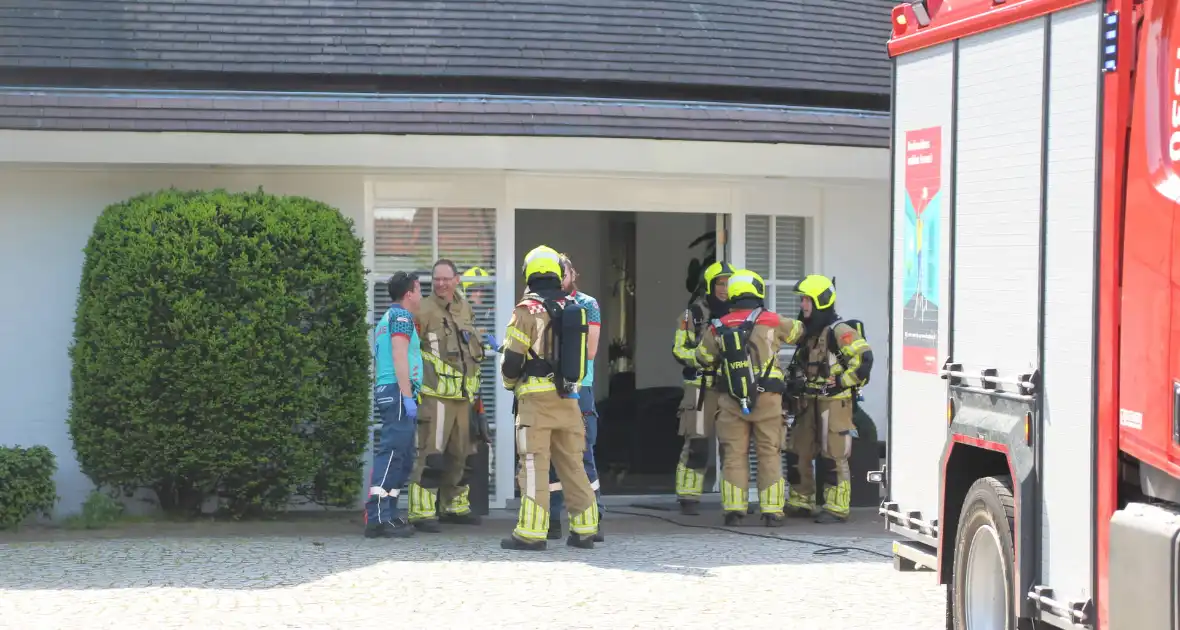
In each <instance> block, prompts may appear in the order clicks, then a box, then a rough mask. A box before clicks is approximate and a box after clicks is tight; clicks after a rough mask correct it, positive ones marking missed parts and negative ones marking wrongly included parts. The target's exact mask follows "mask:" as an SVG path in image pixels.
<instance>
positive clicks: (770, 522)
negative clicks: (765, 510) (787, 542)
mask: <svg viewBox="0 0 1180 630" xmlns="http://www.w3.org/2000/svg"><path fill="white" fill-rule="evenodd" d="M786 521H787V519H786V517H785V516H783V515H782V514H763V515H762V523H763V524H764V525H766V526H767V527H782V526H783V524H784V523H785V522H786Z"/></svg>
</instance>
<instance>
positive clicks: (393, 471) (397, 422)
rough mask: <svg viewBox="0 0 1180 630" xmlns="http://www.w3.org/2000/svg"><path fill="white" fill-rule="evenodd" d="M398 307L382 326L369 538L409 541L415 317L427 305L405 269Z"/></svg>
mask: <svg viewBox="0 0 1180 630" xmlns="http://www.w3.org/2000/svg"><path fill="white" fill-rule="evenodd" d="M387 286H388V288H389V299H391V300H393V305H392V306H390V307H389V310H388V311H386V312H385V315H384V316H382V317H381V321H380V322H378V323H377V330H376V334H375V335H374V339H373V359H374V362H375V363H376V379H375V383H374V398H375V400H376V402H377V410H378V412H379V413H380V414H381V433H380V436H379V439H378V441H377V443H376V444H375V445H374V446H373V473H372V476H371V477H370V479H369V500H368V501H367V502H366V503H365V537H366V538H405V537H408V536H412V535H413V534H414V528H413V527H411V526H410V525H409V523H407V522H406V520H405V519H403V518H401V517H400V516H399V515H398V511H397V499H398V495H399V494H400V493H401V488H402V486H403V485H405V483H406V479H408V478H409V476H410V471H411V469H412V468H413V467H414V434H415V431H416V429H417V424H418V422H417V420H418V402H417V397H418V390H419V389H421V387H422V349H421V344H420V342H419V339H418V329H417V327H416V326H415V325H414V313H415V312H416V311H417V310H418V304H419V303H421V302H422V287H421V286H420V285H419V284H418V278H417V277H416V276H414V275H412V274H409V273H406V272H404V271H399V272H397V273H395V274H393V276H391V277H390V278H389V282H388V284H387Z"/></svg>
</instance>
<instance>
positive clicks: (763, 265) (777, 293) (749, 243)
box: [746, 214, 807, 494]
mask: <svg viewBox="0 0 1180 630" xmlns="http://www.w3.org/2000/svg"><path fill="white" fill-rule="evenodd" d="M806 228H807V220H806V219H805V218H803V217H788V216H772V215H764V214H755V215H747V216H746V268H747V269H749V270H750V271H753V272H754V273H756V274H758V275H760V276H762V279H763V280H764V281H766V306H767V307H768V308H770V309H771V310H773V311H775V312H776V313H781V314H783V315H785V316H787V317H796V316H797V314H798V312H799V296H797V295H796V294H795V293H794V292H792V291H791V288H792V287H793V286H794V285H795V283H796V282H798V281H799V280H802V279H803V277H804V276H805V275H806V273H807V255H806V251H805V249H806V242H807V231H806ZM794 352H795V348H794V347H792V346H784V347H783V348H782V351H781V352H780V353H779V358H780V362H781V363H783V364H785V363H786V362H787V361H790V359H791V355H792V354H793V353H794ZM783 462H784V476H785V472H786V471H785V464H786V455H785V454H784V456H783ZM757 474H758V457H757V454H756V453H755V452H754V445H753V443H752V441H751V444H750V480H751V482H753V481H754V480H755V479H757ZM751 487H754V486H753V484H751ZM752 492H753V493H754V494H756V493H757V492H756V490H754V491H752Z"/></svg>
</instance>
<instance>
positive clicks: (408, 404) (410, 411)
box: [402, 396, 418, 420]
mask: <svg viewBox="0 0 1180 630" xmlns="http://www.w3.org/2000/svg"><path fill="white" fill-rule="evenodd" d="M402 405H404V406H405V408H406V417H407V418H409V419H410V420H417V419H418V401H416V400H414V397H413V396H402Z"/></svg>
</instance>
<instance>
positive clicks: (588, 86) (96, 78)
mask: <svg viewBox="0 0 1180 630" xmlns="http://www.w3.org/2000/svg"><path fill="white" fill-rule="evenodd" d="M0 85H10V86H13V87H37V88H43V89H48V88H50V87H53V88H92V89H93V88H102V89H139V90H203V91H224V92H237V91H256V92H282V93H292V94H295V93H299V94H310V93H331V94H388V95H392V94H455V95H461V94H470V95H486V94H528V95H534V96H537V97H554V98H556V97H570V98H597V99H617V100H642V101H662V100H672V101H692V102H697V101H699V102H716V103H726V104H742V105H776V106H797V107H817V108H824V109H851V110H864V111H880V112H883V113H888V111H889V106H890V95H889V94H888V91H884V92H881V93H873V92H868V91H866V92H863V93H854V92H840V91H832V90H830V89H827V88H826V86H825V85H824V84H820V83H817V84H815V85H814V86H811V87H810V89H791V90H787V89H782V88H773V87H768V86H762V85H755V84H750V85H743V86H733V85H706V84H680V83H650V82H628V81H584V80H573V79H535V78H534V79H530V78H517V79H509V78H497V77H408V76H407V77H388V76H358V75H337V76H324V75H301V74H265V73H236V72H209V71H176V72H172V71H169V72H164V71H158V70H109V69H97V68H30V67H6V66H2V65H0ZM309 87H310V89H309Z"/></svg>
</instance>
